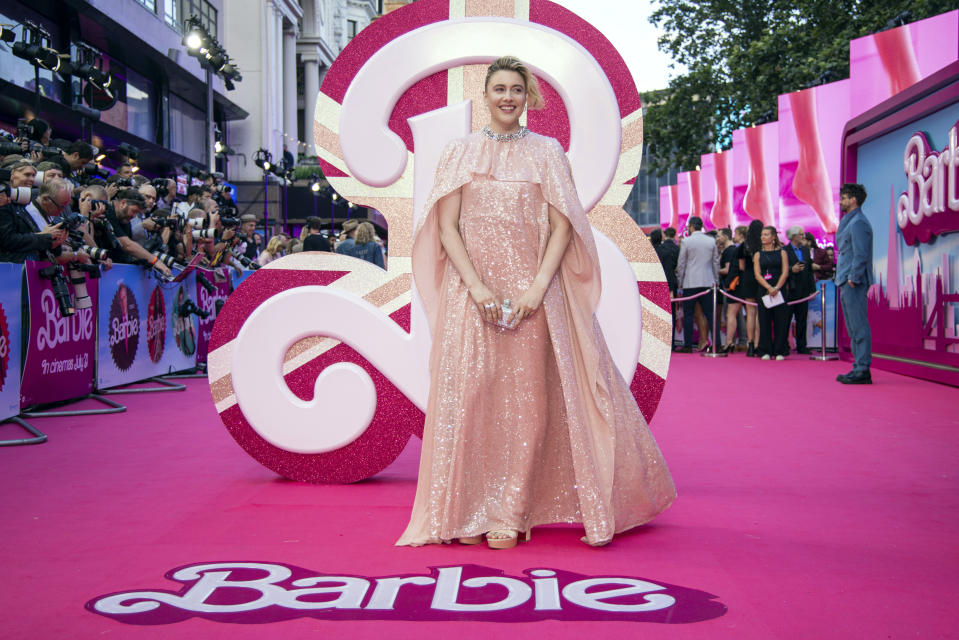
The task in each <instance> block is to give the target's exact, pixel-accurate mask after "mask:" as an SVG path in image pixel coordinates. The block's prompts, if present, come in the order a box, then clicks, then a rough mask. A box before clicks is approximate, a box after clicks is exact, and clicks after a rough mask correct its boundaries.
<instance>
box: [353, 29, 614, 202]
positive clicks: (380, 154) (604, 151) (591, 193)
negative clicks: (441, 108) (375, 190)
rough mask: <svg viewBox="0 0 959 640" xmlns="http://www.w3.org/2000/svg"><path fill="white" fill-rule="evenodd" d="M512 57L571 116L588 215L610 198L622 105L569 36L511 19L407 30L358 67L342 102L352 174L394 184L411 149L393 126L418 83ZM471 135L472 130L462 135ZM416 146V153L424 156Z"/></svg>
mask: <svg viewBox="0 0 959 640" xmlns="http://www.w3.org/2000/svg"><path fill="white" fill-rule="evenodd" d="M504 52H509V53H510V54H511V55H515V56H517V57H518V58H520V59H521V60H523V62H525V63H526V64H527V65H528V66H529V67H530V68H531V69H532V70H533V71H534V72H535V73H536V74H537V75H539V76H541V77H543V78H545V79H546V80H547V81H548V82H549V83H550V85H551V86H553V87H554V88H555V89H556V91H557V92H559V95H560V97H562V99H563V103H564V104H565V105H566V111H567V113H568V114H569V122H570V127H571V130H572V131H573V132H574V134H575V135H572V136H571V138H570V139H571V143H570V148H569V154H568V155H569V161H570V166H571V167H572V171H573V179H574V180H575V181H576V185H577V187H578V188H579V195H580V199H581V200H582V202H583V207H585V209H586V210H587V211H589V210H590V209H592V208H593V207H594V206H595V205H596V203H597V202H599V200H600V198H601V197H602V196H603V194H604V193H606V189H607V188H608V187H609V183H610V182H611V181H612V179H613V174H614V172H615V170H616V164H617V162H618V160H619V151H620V142H621V134H622V128H621V125H620V113H619V105H618V104H617V102H616V94H615V93H614V92H613V89H612V87H611V86H610V84H609V80H607V78H606V74H605V73H604V72H603V69H602V67H601V66H600V65H599V63H598V62H596V60H595V59H594V58H593V56H592V55H590V53H589V52H588V51H587V50H586V49H585V48H584V47H583V46H582V45H580V44H579V43H578V42H576V41H575V40H573V39H572V38H570V37H569V36H567V35H565V34H563V33H561V32H559V31H556V30H555V29H550V28H548V27H544V26H542V25H538V24H535V23H532V22H520V21H517V20H511V19H508V18H501V19H497V18H491V17H485V18H465V19H459V20H448V21H446V22H438V23H434V24H430V25H427V26H425V27H421V28H419V29H416V30H414V31H410V32H409V33H406V34H404V35H402V36H400V37H398V38H396V39H395V40H393V41H391V42H389V43H388V44H386V45H384V46H383V48H381V49H380V50H379V51H377V52H376V53H375V54H373V55H372V56H371V57H370V59H369V60H367V61H366V63H365V64H364V65H363V66H362V67H361V68H360V70H359V71H358V72H357V74H356V77H355V78H354V80H353V82H352V83H351V84H350V88H349V89H348V90H347V92H346V95H345V96H344V98H343V110H342V112H341V115H340V148H341V149H342V151H343V159H344V160H345V161H346V164H347V167H349V170H350V173H351V174H352V175H353V176H354V177H355V178H356V179H358V180H359V181H361V182H363V183H365V184H368V185H370V186H374V187H385V186H387V185H390V184H393V183H394V182H396V181H397V180H398V179H399V178H400V176H401V175H403V171H404V170H405V169H406V162H407V157H408V156H407V150H406V145H405V144H403V141H402V139H400V137H399V136H398V135H396V134H395V133H393V132H392V131H390V129H389V119H390V114H391V113H392V112H393V107H394V105H395V104H396V102H397V100H399V98H400V96H402V95H403V93H405V92H406V90H407V89H409V88H410V87H411V86H413V84H415V83H416V82H417V81H419V80H421V79H423V78H426V77H428V76H430V75H432V74H434V73H436V72H438V71H444V70H446V69H448V68H450V67H456V66H459V65H464V64H476V63H483V62H490V61H492V60H494V59H496V58H497V57H499V56H501V55H504ZM466 133H469V129H467V130H466V131H465V132H464V133H461V134H460V135H465V134H466ZM419 151H420V150H419V148H417V155H418V154H419Z"/></svg>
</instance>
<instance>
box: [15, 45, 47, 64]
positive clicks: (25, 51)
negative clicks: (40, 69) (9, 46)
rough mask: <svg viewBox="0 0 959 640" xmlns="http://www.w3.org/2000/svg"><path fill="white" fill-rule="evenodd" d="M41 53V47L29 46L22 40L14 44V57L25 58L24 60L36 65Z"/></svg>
mask: <svg viewBox="0 0 959 640" xmlns="http://www.w3.org/2000/svg"><path fill="white" fill-rule="evenodd" d="M39 53H40V45H38V44H28V43H26V42H24V41H23V40H21V41H20V42H14V43H13V55H15V56H17V57H18V58H23V59H24V60H26V61H28V62H30V63H34V64H35V62H34V61H35V60H36V59H37V55H38V54H39Z"/></svg>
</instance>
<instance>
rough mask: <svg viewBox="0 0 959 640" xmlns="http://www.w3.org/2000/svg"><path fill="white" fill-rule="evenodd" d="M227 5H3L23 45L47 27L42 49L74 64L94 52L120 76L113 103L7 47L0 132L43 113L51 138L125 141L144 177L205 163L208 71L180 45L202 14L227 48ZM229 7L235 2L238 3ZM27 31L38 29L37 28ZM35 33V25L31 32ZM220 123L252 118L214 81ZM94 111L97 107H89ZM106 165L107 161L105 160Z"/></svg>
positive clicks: (148, 1)
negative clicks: (186, 28) (191, 21)
mask: <svg viewBox="0 0 959 640" xmlns="http://www.w3.org/2000/svg"><path fill="white" fill-rule="evenodd" d="M226 4H227V3H226V2H225V0H31V1H30V2H14V1H10V2H4V3H3V4H2V6H0V23H4V24H7V25H13V30H14V34H15V36H16V39H17V40H18V41H19V40H21V39H22V38H23V37H24V29H26V31H27V37H32V35H33V34H35V33H36V32H40V31H42V32H43V33H45V34H46V35H45V36H44V38H45V40H44V42H45V45H46V46H49V47H51V48H53V49H55V50H56V51H58V52H59V53H61V54H64V55H66V54H69V55H70V56H71V59H72V60H74V61H75V60H77V59H78V58H79V56H80V55H81V53H82V51H87V50H90V49H92V50H95V51H96V52H97V53H98V55H99V58H100V60H101V62H100V64H101V65H102V69H103V70H104V71H105V72H108V73H109V74H110V75H111V76H112V78H113V80H112V82H111V92H112V93H113V94H114V95H113V97H114V98H115V100H110V99H107V98H105V97H104V95H101V94H99V93H98V92H97V91H93V90H91V87H90V86H89V82H87V81H85V80H83V79H80V78H77V77H71V76H70V75H68V74H65V73H62V72H54V71H50V70H47V69H44V68H37V67H35V66H34V65H32V64H31V63H30V62H29V61H27V60H23V59H21V58H19V57H17V56H14V55H13V45H14V43H12V42H11V43H8V42H0V126H2V127H3V128H4V129H6V130H8V131H13V130H14V129H15V127H16V121H17V119H19V118H23V117H33V116H37V117H41V118H44V119H45V120H48V121H49V122H50V123H51V125H52V126H53V136H54V137H55V138H64V139H67V140H74V139H79V138H82V139H85V140H87V141H91V142H93V144H95V145H96V146H98V147H100V148H101V149H103V150H104V151H108V150H109V149H112V148H116V147H118V146H119V145H120V144H121V143H127V144H131V145H133V146H135V147H138V148H139V149H140V157H139V164H140V167H141V169H142V170H143V172H144V173H145V174H148V175H157V176H159V175H169V174H170V173H172V172H174V171H176V170H177V169H178V168H179V167H182V166H183V165H185V164H192V165H195V166H196V167H204V166H206V165H207V158H206V157H205V154H206V136H205V132H206V130H207V129H206V125H207V123H206V117H207V82H206V73H205V71H204V69H203V68H201V66H200V64H199V62H198V61H197V59H196V58H193V57H191V56H189V55H187V52H186V50H185V48H184V47H183V45H182V38H183V22H184V20H185V19H186V18H187V17H188V16H190V15H195V16H197V17H198V18H199V19H200V21H201V23H202V24H203V25H204V26H205V27H206V28H207V30H208V31H209V32H210V33H211V34H214V35H215V37H217V38H218V39H219V40H220V42H223V27H224V25H223V14H224V11H225V5H226ZM231 4H232V2H231ZM30 25H33V26H32V27H31V26H30ZM34 27H36V28H34ZM212 89H213V91H212V96H213V119H214V122H215V124H216V126H217V127H219V128H220V129H221V130H222V129H224V128H225V127H226V123H227V122H229V121H232V120H242V119H244V118H246V117H247V112H246V111H245V110H244V109H243V108H241V107H240V106H238V104H237V103H236V102H235V96H234V93H233V92H229V91H227V90H226V89H225V87H224V85H223V83H222V81H221V80H220V79H219V78H218V77H216V76H214V78H213V83H212ZM91 109H93V110H91ZM107 162H108V163H109V160H107Z"/></svg>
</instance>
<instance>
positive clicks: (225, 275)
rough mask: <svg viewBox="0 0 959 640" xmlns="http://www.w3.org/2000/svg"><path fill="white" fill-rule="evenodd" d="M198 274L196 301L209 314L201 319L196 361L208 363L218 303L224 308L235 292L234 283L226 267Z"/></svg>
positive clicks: (202, 271) (198, 330) (198, 272)
mask: <svg viewBox="0 0 959 640" xmlns="http://www.w3.org/2000/svg"><path fill="white" fill-rule="evenodd" d="M196 272H197V275H196V276H194V277H195V278H196V280H197V287H196V299H197V300H198V301H199V306H200V309H201V310H202V311H203V312H204V313H206V314H208V315H207V316H206V317H205V318H204V317H200V319H199V326H198V328H197V350H196V361H197V362H206V353H207V348H208V346H209V344H210V334H211V333H213V323H214V322H216V316H217V313H218V312H219V308H218V305H217V301H220V305H219V307H222V306H223V303H224V302H226V299H227V297H228V296H229V295H230V292H231V291H233V282H232V280H231V279H230V272H229V270H228V269H226V268H224V267H221V268H219V269H217V270H216V271H210V270H208V269H197V270H196ZM204 279H205V282H204Z"/></svg>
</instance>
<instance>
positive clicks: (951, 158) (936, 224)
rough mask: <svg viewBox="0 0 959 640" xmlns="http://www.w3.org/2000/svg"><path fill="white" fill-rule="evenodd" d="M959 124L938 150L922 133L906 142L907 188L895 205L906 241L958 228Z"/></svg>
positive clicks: (916, 241)
mask: <svg viewBox="0 0 959 640" xmlns="http://www.w3.org/2000/svg"><path fill="white" fill-rule="evenodd" d="M957 128H959V123H956V125H953V127H952V128H951V129H950V130H949V144H948V145H947V146H946V147H945V148H944V149H943V150H942V151H939V152H937V151H935V150H934V149H933V148H932V146H931V145H930V144H929V141H928V140H927V139H926V136H925V135H924V134H922V133H916V134H914V135H913V136H912V137H911V138H909V142H907V143H906V151H905V155H904V157H903V168H904V169H905V171H906V179H907V186H906V191H905V192H904V193H902V194H900V195H899V201H898V202H897V204H896V221H897V222H898V223H899V229H900V230H902V236H903V238H904V239H905V240H906V244H911V245H914V244H919V243H920V242H929V241H930V240H932V238H933V236H937V235H941V234H943V233H950V232H952V231H959V145H957Z"/></svg>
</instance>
